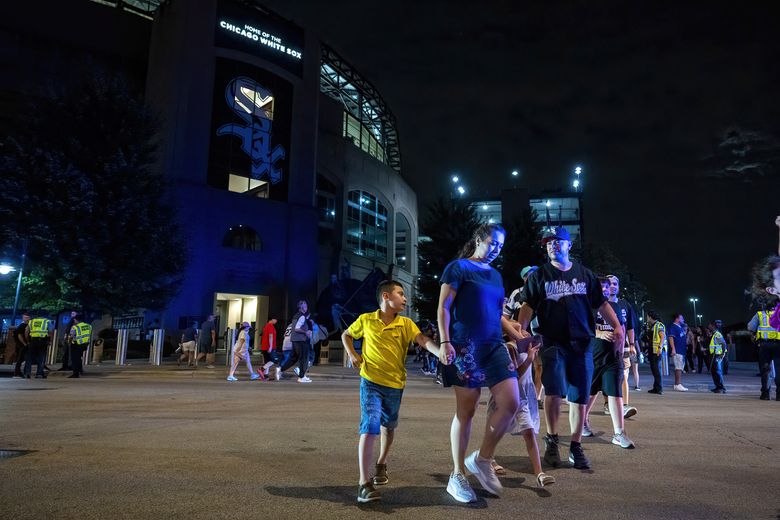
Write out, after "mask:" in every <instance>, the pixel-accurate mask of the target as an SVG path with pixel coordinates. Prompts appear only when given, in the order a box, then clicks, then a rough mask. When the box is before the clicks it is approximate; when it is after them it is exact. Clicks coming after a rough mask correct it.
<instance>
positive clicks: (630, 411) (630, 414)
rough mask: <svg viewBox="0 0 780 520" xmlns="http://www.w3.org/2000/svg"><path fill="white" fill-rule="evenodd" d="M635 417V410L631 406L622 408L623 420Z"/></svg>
mask: <svg viewBox="0 0 780 520" xmlns="http://www.w3.org/2000/svg"><path fill="white" fill-rule="evenodd" d="M635 415H636V408H634V407H633V406H628V405H626V407H625V408H623V418H624V419H628V418H629V417H633V416H635Z"/></svg>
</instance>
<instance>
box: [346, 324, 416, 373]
mask: <svg viewBox="0 0 780 520" xmlns="http://www.w3.org/2000/svg"><path fill="white" fill-rule="evenodd" d="M347 333H349V335H350V336H352V337H353V338H355V339H360V338H363V353H362V356H363V365H362V366H361V367H360V376H361V377H364V378H366V379H368V380H369V381H371V382H372V383H376V384H377V385H382V386H387V387H390V388H403V387H404V386H406V366H405V365H404V362H405V361H406V352H407V351H408V349H409V343H410V342H412V341H414V338H416V337H417V335H418V334H420V329H419V328H417V325H416V324H415V323H414V322H413V321H412V320H410V319H409V318H407V317H405V316H396V317H395V319H394V320H393V321H392V323H390V325H385V323H384V322H383V321H382V319H381V318H380V317H379V311H376V312H367V313H366V314H361V315H360V316H358V319H357V320H355V322H354V323H353V324H352V325H350V326H349V328H348V329H347Z"/></svg>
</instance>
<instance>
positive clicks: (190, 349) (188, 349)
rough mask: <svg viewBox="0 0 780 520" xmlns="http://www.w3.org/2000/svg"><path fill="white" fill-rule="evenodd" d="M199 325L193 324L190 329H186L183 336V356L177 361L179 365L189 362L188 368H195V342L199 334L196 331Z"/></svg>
mask: <svg viewBox="0 0 780 520" xmlns="http://www.w3.org/2000/svg"><path fill="white" fill-rule="evenodd" d="M196 326H197V323H191V324H190V326H189V327H187V328H186V329H184V332H182V335H181V356H179V359H178V360H177V363H178V364H179V365H181V363H182V361H187V364H188V366H194V364H195V344H196V343H195V340H196V339H197V336H198V333H197V331H196Z"/></svg>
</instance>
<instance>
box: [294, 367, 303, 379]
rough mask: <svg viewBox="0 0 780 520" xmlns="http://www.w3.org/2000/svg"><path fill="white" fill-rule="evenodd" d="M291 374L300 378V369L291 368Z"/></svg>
mask: <svg viewBox="0 0 780 520" xmlns="http://www.w3.org/2000/svg"><path fill="white" fill-rule="evenodd" d="M293 372H295V375H296V376H298V377H300V375H301V369H300V368H298V367H295V368H293Z"/></svg>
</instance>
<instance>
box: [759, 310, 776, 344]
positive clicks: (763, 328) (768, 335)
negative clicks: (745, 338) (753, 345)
mask: <svg viewBox="0 0 780 520" xmlns="http://www.w3.org/2000/svg"><path fill="white" fill-rule="evenodd" d="M774 313H775V311H769V312H766V311H758V328H757V329H756V340H757V341H761V340H762V339H775V340H780V332H778V331H777V330H776V329H773V328H772V327H770V326H769V318H771V317H772V315H773V314H774Z"/></svg>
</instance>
